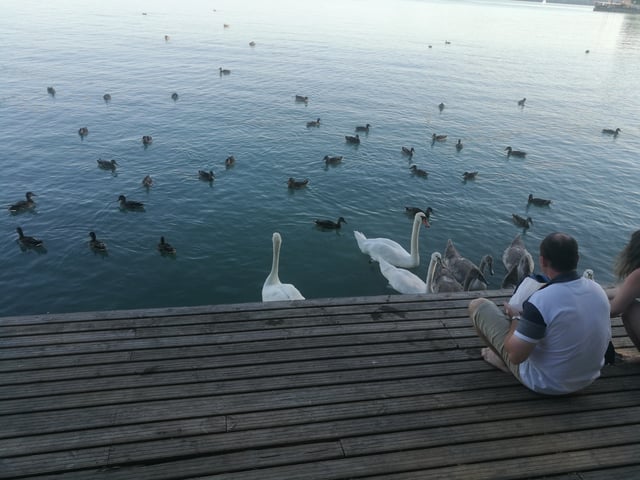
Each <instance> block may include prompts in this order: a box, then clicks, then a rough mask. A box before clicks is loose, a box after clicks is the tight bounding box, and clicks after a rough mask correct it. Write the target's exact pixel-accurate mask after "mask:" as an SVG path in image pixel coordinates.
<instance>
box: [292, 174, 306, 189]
mask: <svg viewBox="0 0 640 480" xmlns="http://www.w3.org/2000/svg"><path fill="white" fill-rule="evenodd" d="M308 183H309V179H308V178H305V179H304V180H296V179H295V178H293V177H289V180H287V186H288V187H289V188H302V187H305V186H307V184H308Z"/></svg>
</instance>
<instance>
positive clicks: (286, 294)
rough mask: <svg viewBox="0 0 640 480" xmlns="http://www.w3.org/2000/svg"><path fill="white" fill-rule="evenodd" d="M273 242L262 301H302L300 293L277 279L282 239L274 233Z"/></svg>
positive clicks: (292, 286) (290, 285)
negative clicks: (269, 267)
mask: <svg viewBox="0 0 640 480" xmlns="http://www.w3.org/2000/svg"><path fill="white" fill-rule="evenodd" d="M272 240H273V260H272V263H271V272H269V275H268V276H267V278H266V280H265V281H264V285H263V286H262V301H263V302H276V301H278V300H304V299H305V298H304V297H303V296H302V294H301V293H300V291H299V290H298V289H297V288H296V287H295V286H294V285H292V284H290V283H281V282H280V278H279V277H278V267H279V264H280V246H281V245H282V237H281V236H280V234H279V233H278V232H274V234H273V236H272Z"/></svg>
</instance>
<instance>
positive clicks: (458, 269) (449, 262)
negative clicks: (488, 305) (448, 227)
mask: <svg viewBox="0 0 640 480" xmlns="http://www.w3.org/2000/svg"><path fill="white" fill-rule="evenodd" d="M443 262H444V264H445V266H446V267H447V269H448V270H449V271H450V272H451V273H452V275H453V276H454V277H455V279H456V280H457V281H458V283H460V284H462V285H464V281H465V278H466V277H467V275H468V274H469V272H470V271H471V270H478V272H479V275H478V276H477V278H475V279H474V280H473V281H472V282H471V284H470V285H469V290H486V289H487V287H488V283H489V282H487V279H486V277H485V276H484V272H485V270H486V269H487V268H488V269H489V273H490V274H491V275H493V257H492V256H491V255H489V254H487V255H484V256H483V257H482V258H481V259H480V266H479V267H478V266H477V265H476V264H474V263H473V262H472V261H471V260H469V259H468V258H465V257H463V256H462V255H460V253H458V250H457V249H456V247H455V246H454V245H453V241H452V240H451V239H449V240H447V247H446V248H445V250H444V259H443Z"/></svg>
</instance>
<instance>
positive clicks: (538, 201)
mask: <svg viewBox="0 0 640 480" xmlns="http://www.w3.org/2000/svg"><path fill="white" fill-rule="evenodd" d="M530 203H533V204H534V205H538V206H545V205H550V204H551V200H547V199H546V198H537V197H534V196H533V195H532V194H531V193H530V194H529V199H528V200H527V204H530Z"/></svg>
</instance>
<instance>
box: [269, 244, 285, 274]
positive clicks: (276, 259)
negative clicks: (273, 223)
mask: <svg viewBox="0 0 640 480" xmlns="http://www.w3.org/2000/svg"><path fill="white" fill-rule="evenodd" d="M281 244H282V239H281V238H280V235H276V234H274V235H273V260H272V262H271V273H269V283H270V284H273V283H278V282H279V281H280V279H279V278H278V265H279V264H280V245H281Z"/></svg>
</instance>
